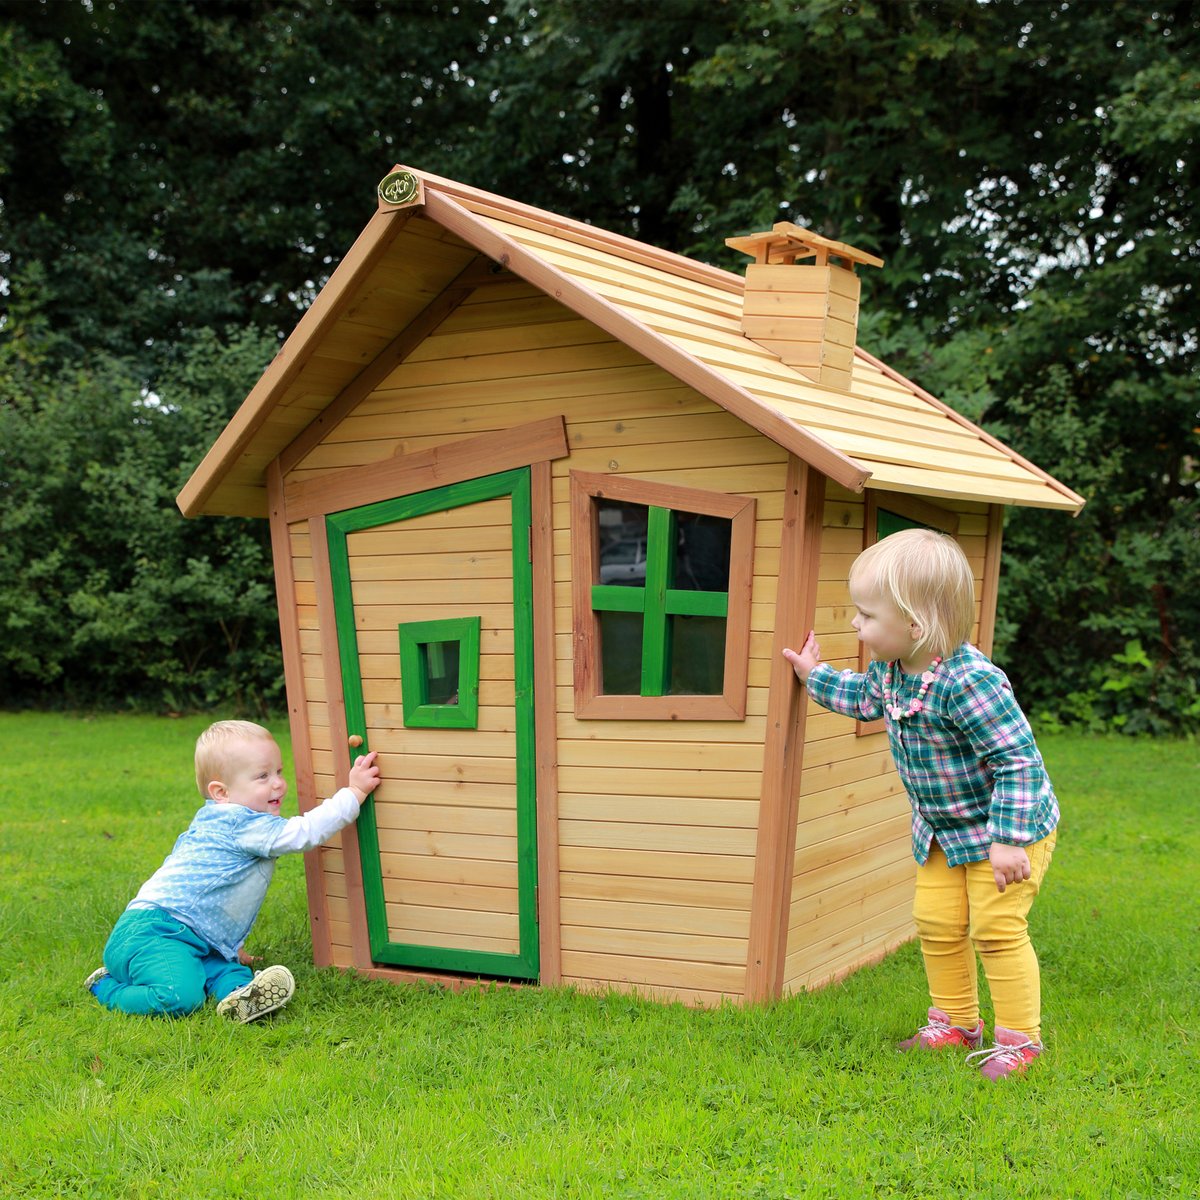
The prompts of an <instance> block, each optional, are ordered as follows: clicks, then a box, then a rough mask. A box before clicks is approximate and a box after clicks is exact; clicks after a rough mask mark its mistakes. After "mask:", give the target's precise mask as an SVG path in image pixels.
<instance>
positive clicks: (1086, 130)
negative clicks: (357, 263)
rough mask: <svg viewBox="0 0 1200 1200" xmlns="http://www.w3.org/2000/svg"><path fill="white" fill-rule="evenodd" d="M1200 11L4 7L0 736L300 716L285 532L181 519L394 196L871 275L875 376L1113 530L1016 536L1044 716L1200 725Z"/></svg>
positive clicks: (1005, 624) (1014, 643) (1016, 639)
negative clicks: (737, 236)
mask: <svg viewBox="0 0 1200 1200" xmlns="http://www.w3.org/2000/svg"><path fill="white" fill-rule="evenodd" d="M1198 46H1200V13H1197V11H1196V10H1195V8H1194V6H1193V5H1191V4H1190V3H1185V2H1184V0H1164V2H1163V3H1160V4H1156V5H1154V6H1148V5H1146V4H1144V3H1141V2H1140V0H1113V2H1112V3H1110V4H1107V5H1102V6H1101V5H1096V4H1093V3H1089V2H1087V0H1059V2H1058V3H1056V4H1053V5H1050V4H1032V3H1028V2H1023V0H993V2H992V3H990V4H986V5H980V4H960V3H940V2H939V3H927V4H920V5H907V4H893V3H885V2H878V3H872V2H869V0H837V2H835V0H796V2H784V0H756V2H755V3H745V4H728V5H714V4H712V3H710V2H709V0H673V2H671V3H667V4H663V3H661V0H655V2H654V3H650V2H649V0H645V2H644V3H643V2H642V0H627V2H626V3H622V4H616V5H601V6H597V5H594V4H591V3H584V2H583V0H555V3H553V4H549V5H544V6H537V7H536V8H534V7H532V6H530V5H529V4H528V3H521V2H520V0H461V2H459V3H457V4H454V5H442V4H441V3H437V2H430V3H424V4H392V3H384V2H382V0H380V2H378V3H345V4H334V5H329V4H326V3H323V2H322V0H293V2H292V3H277V2H276V0H254V2H253V3H246V2H244V0H203V2H201V0H175V2H174V3H171V4H143V3H135V2H133V0H112V3H107V4H103V5H101V4H94V5H93V4H86V5H85V4H83V3H80V2H77V0H45V2H40V3H32V2H28V0H0V61H2V62H3V63H4V64H5V67H4V69H3V70H2V71H0V304H3V310H2V312H0V622H2V623H3V630H4V636H3V640H2V642H0V703H4V704H9V705H14V704H25V705H37V706H43V707H44V706H48V705H70V706H119V707H143V708H149V709H155V710H158V709H164V708H165V709H185V708H192V707H205V708H212V707H223V708H236V709H238V710H241V711H246V712H257V713H263V712H266V711H269V710H270V709H271V708H272V707H278V706H279V705H280V703H281V700H282V691H281V683H280V678H279V655H278V633H277V628H276V617H275V612H274V603H273V586H272V582H271V577H270V557H269V553H268V552H267V546H266V541H267V532H266V529H265V525H264V523H262V522H248V521H233V520H209V519H205V520H200V521H195V522H187V521H184V520H183V519H182V518H180V517H179V515H178V512H177V510H176V509H175V506H174V495H175V493H176V491H177V490H178V488H179V486H180V485H181V483H182V482H183V481H184V480H185V479H186V478H187V476H188V474H190V472H191V470H192V468H193V467H194V465H195V464H196V462H197V461H198V460H199V458H200V456H201V455H202V453H203V452H204V450H205V449H206V448H207V446H208V445H209V444H210V442H211V440H212V439H213V438H214V437H215V435H216V433H217V432H218V431H219V429H220V428H221V427H222V425H223V424H224V422H225V421H226V420H227V418H228V416H229V415H230V414H231V413H232V411H233V410H234V408H235V407H236V405H237V404H238V403H239V402H240V400H241V399H242V398H243V396H244V395H245V394H246V392H247V391H248V390H249V388H250V386H251V385H252V384H253V382H254V381H255V380H256V379H257V377H258V375H259V373H260V372H261V370H262V369H263V367H264V366H265V365H266V363H267V362H268V361H269V360H270V357H271V355H272V354H273V353H274V351H275V349H276V348H277V346H278V344H279V341H280V338H281V337H282V336H283V335H284V334H286V333H287V332H288V331H289V330H290V329H291V328H292V326H293V325H294V324H295V322H296V320H297V318H298V317H299V315H300V313H301V312H302V311H303V308H304V307H305V306H306V305H307V304H308V303H309V302H311V299H312V297H313V296H314V295H315V294H316V292H317V291H318V290H319V288H320V286H321V285H322V283H323V282H324V280H325V279H327V278H328V276H329V274H330V273H331V271H332V270H333V268H334V266H336V263H337V260H338V258H339V256H340V255H341V254H342V253H344V251H345V250H346V248H347V247H348V246H349V245H350V244H351V242H352V241H353V239H354V237H355V236H357V234H358V232H359V231H360V229H361V227H362V225H363V224H364V222H365V220H366V218H367V216H368V215H369V213H370V211H371V207H372V189H373V187H374V184H375V182H376V181H377V180H378V179H379V178H380V177H381V176H382V175H383V174H385V173H386V171H387V170H388V169H389V168H390V167H391V166H392V164H393V163H394V162H397V161H402V162H407V163H410V164H412V165H415V166H419V167H421V168H424V169H428V170H432V171H435V172H437V173H441V174H447V175H451V176H453V177H455V178H458V179H462V180H463V181H465V182H468V183H471V184H474V185H476V186H480V187H484V188H489V189H494V190H497V191H500V192H502V193H504V194H507V195H511V196H514V197H517V198H519V199H521V200H524V201H526V202H529V203H532V204H539V205H544V206H546V207H549V208H553V209H555V210H557V211H561V212H565V213H568V214H570V215H572V216H576V217H580V218H583V219H585V220H590V221H593V222H595V223H596V224H599V225H602V226H604V227H607V228H610V229H615V230H618V231H620V232H625V233H630V234H632V235H634V236H637V237H640V238H643V239H645V240H647V241H650V242H653V243H654V244H656V245H660V246H664V247H667V248H669V249H673V250H678V251H681V252H684V253H688V254H692V255H696V256H698V257H701V258H704V259H706V260H708V261H711V262H715V263H718V264H720V265H723V266H727V267H731V268H733V269H740V267H741V264H742V262H743V261H744V260H742V258H741V256H738V255H734V254H732V253H731V252H729V251H727V250H726V249H725V247H724V238H725V237H726V236H727V235H730V234H733V233H737V232H744V231H746V230H748V229H750V228H752V227H753V228H761V227H764V224H770V223H771V222H772V221H775V220H780V219H784V220H794V221H796V222H798V223H800V224H803V225H808V226H812V227H815V228H818V229H822V230H824V231H825V232H828V233H831V234H834V235H835V236H837V237H840V238H843V239H845V240H847V241H849V242H852V243H854V244H856V245H859V246H862V247H863V248H864V249H868V250H871V251H873V252H876V253H878V254H880V255H881V256H882V257H883V258H884V259H885V261H886V266H885V269H884V270H883V271H876V272H869V273H866V274H865V275H864V287H865V289H866V290H867V295H866V296H865V302H864V309H865V316H864V321H863V325H862V329H861V331H860V341H861V343H862V345H863V346H864V347H865V348H867V349H868V350H871V351H872V352H874V353H876V354H879V355H880V356H882V357H884V358H886V359H887V361H888V362H889V363H890V364H892V365H894V366H895V367H897V368H898V369H900V370H901V371H904V372H905V373H906V374H908V375H909V376H910V377H911V378H913V379H915V380H916V381H918V382H919V383H921V384H922V386H924V387H926V388H927V389H928V390H930V391H932V392H933V393H934V394H935V395H938V396H940V397H942V398H943V399H945V400H946V401H947V402H948V403H950V404H952V405H954V406H955V407H956V408H958V409H959V410H960V411H962V412H964V413H965V414H966V415H967V416H970V417H971V418H972V419H975V420H977V421H979V422H980V423H982V424H983V425H984V427H985V428H987V429H989V430H990V431H992V432H994V433H996V434H997V435H998V436H1000V437H1002V438H1003V439H1004V440H1006V441H1007V442H1009V444H1011V445H1012V446H1014V448H1016V449H1017V450H1018V451H1020V452H1021V453H1022V454H1024V455H1025V456H1026V457H1028V458H1030V459H1031V460H1033V461H1034V462H1037V463H1038V464H1039V465H1040V466H1042V467H1044V468H1045V469H1046V470H1048V471H1050V472H1051V473H1053V474H1055V475H1056V476H1058V477H1059V478H1061V479H1062V480H1063V481H1064V482H1066V483H1068V484H1069V485H1070V486H1071V487H1073V488H1074V489H1075V490H1076V491H1079V492H1080V493H1082V494H1083V495H1085V496H1086V497H1088V500H1089V503H1088V506H1087V508H1086V509H1085V510H1084V512H1083V514H1082V515H1081V516H1080V517H1079V518H1077V519H1075V520H1071V519H1070V518H1066V517H1063V516H1061V515H1058V514H1051V513H1040V512H1033V511H1029V510H1014V511H1013V512H1011V514H1010V517H1009V521H1008V526H1007V529H1006V547H1007V551H1008V552H1007V554H1006V564H1007V565H1006V569H1005V576H1004V578H1003V580H1002V584H1001V612H1000V622H999V628H998V644H997V658H998V659H999V661H1000V662H1001V663H1002V664H1003V665H1004V667H1005V668H1006V669H1007V670H1008V671H1009V673H1010V675H1012V677H1013V679H1014V681H1015V682H1016V685H1017V687H1018V691H1019V694H1020V695H1021V697H1022V699H1023V700H1024V701H1025V703H1026V705H1027V707H1029V708H1030V709H1031V710H1032V711H1033V712H1034V713H1036V714H1037V715H1038V716H1039V717H1040V718H1041V719H1042V720H1043V721H1044V722H1049V723H1053V722H1060V723H1063V724H1079V725H1083V726H1085V727H1088V728H1120V729H1124V730H1127V731H1130V732H1142V731H1151V732H1158V731H1165V730H1186V729H1196V728H1200V695H1198V693H1197V679H1198V678H1200V647H1198V646H1197V632H1196V631H1197V630H1198V629H1200V600H1198V599H1197V597H1198V596H1200V504H1198V500H1197V488H1198V482H1200V481H1198V475H1197V460H1198V458H1200V435H1198V433H1197V428H1198V426H1200V419H1198V416H1197V401H1196V391H1195V378H1196V367H1197V355H1198V350H1200V331H1198V330H1197V303H1196V297H1195V288H1194V283H1193V279H1194V276H1195V272H1196V266H1197V259H1198V258H1200V241H1198V239H1197V233H1196V221H1197V213H1198V212H1200V207H1198V205H1197V199H1198V198H1200V197H1198V195H1197V181H1198V168H1197V158H1196V138H1197V132H1198V129H1200V104H1198V103H1197V100H1198V99H1200V55H1198V53H1197V51H1198Z"/></svg>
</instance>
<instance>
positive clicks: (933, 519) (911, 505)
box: [854, 490, 958, 737]
mask: <svg viewBox="0 0 1200 1200" xmlns="http://www.w3.org/2000/svg"><path fill="white" fill-rule="evenodd" d="M901 529H936V530H938V531H939V532H941V533H948V534H950V536H951V537H954V536H955V535H956V534H957V533H958V514H957V513H953V512H951V511H950V510H949V509H948V508H942V507H940V506H939V505H937V504H931V503H930V502H929V501H928V500H921V499H918V498H917V497H916V496H904V495H899V494H895V493H890V492H875V491H870V490H868V492H867V499H866V509H865V513H864V519H863V549H864V550H865V549H866V548H867V547H868V546H873V545H874V544H875V543H876V542H878V541H881V540H882V539H883V538H885V537H888V536H889V535H890V534H893V533H898V532H899V531H900V530H901ZM869 662H870V659H869V658H868V656H867V652H866V650H865V649H863V648H861V647H860V649H859V652H858V669H859V670H860V671H865V670H866V669H867V666H868V664H869ZM885 728H886V725H885V723H884V722H883V721H882V720H880V721H858V722H856V724H855V729H854V732H855V733H856V734H857V735H858V736H859V737H863V736H865V735H866V734H869V733H882V732H883V730H884V729H885Z"/></svg>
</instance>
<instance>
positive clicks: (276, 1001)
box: [217, 966, 296, 1025]
mask: <svg viewBox="0 0 1200 1200" xmlns="http://www.w3.org/2000/svg"><path fill="white" fill-rule="evenodd" d="M295 990H296V981H295V980H294V979H293V978H292V973H291V971H289V970H288V969H287V967H281V966H274V967H266V968H265V969H264V970H262V971H256V972H255V975H254V978H253V979H252V980H250V982H249V983H247V984H245V985H243V986H242V987H240V988H235V989H234V990H233V991H232V992H230V993H229V995H228V996H226V997H225V999H224V1000H222V1001H221V1003H220V1004H218V1005H217V1015H218V1016H220V1017H228V1018H229V1019H230V1020H231V1021H236V1022H238V1024H239V1025H245V1024H246V1023H247V1022H248V1021H257V1020H258V1018H259V1017H265V1016H266V1015H267V1013H271V1012H274V1011H275V1010H276V1009H279V1008H282V1007H283V1006H284V1005H285V1004H286V1003H287V1002H288V1001H289V1000H290V999H291V998H292V993H293V992H295Z"/></svg>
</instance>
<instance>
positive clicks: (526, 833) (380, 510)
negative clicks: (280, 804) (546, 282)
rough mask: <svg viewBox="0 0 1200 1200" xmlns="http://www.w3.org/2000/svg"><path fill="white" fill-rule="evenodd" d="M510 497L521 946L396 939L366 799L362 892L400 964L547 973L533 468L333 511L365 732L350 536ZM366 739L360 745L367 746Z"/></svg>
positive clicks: (332, 551) (350, 664)
mask: <svg viewBox="0 0 1200 1200" xmlns="http://www.w3.org/2000/svg"><path fill="white" fill-rule="evenodd" d="M503 496H511V498H512V532H513V538H512V545H513V552H512V568H513V671H514V679H515V684H516V699H515V717H516V755H517V762H516V779H517V784H516V808H517V909H518V928H519V936H520V950H519V953H517V954H495V953H491V952H489V951H483V950H455V949H450V948H445V947H436V946H416V945H411V944H409V943H404V942H392V941H390V940H389V938H388V931H387V912H386V907H385V904H384V894H383V869H382V866H381V864H380V860H379V832H378V826H377V824H376V820H375V804H374V799H373V798H370V799H368V800H367V802H366V804H364V805H363V808H362V812H361V813H360V814H359V818H358V842H359V851H360V856H361V858H362V873H363V891H364V894H365V899H366V909H367V929H368V931H369V934H370V943H371V958H372V960H373V961H374V962H377V963H387V964H390V965H393V966H405V967H420V968H426V969H431V970H440V971H453V972H455V973H458V974H468V975H491V976H497V977H502V978H513V979H536V978H537V977H538V971H539V954H538V926H537V795H536V773H535V761H534V704H533V565H532V563H531V562H530V560H529V545H530V541H529V537H530V529H531V527H532V514H531V506H530V484H529V468H528V467H521V468H519V469H517V470H513V471H505V472H502V473H501V474H498V475H487V476H483V477H482V478H479V479H471V480H467V481H466V482H465V483H455V484H451V485H449V486H447V487H441V488H434V489H432V490H430V491H427V492H417V493H414V494H413V495H409V496H400V497H398V498H396V499H394V500H383V501H379V502H377V503H375V504H367V505H363V506H362V507H361V508H352V509H346V510H345V511H344V512H338V513H332V514H330V515H329V516H327V517H326V518H325V524H326V529H327V531H328V537H329V560H330V575H331V582H332V585H333V596H334V608H335V612H336V619H337V638H338V653H339V657H340V659H341V667H342V690H343V696H344V702H345V708H346V720H347V724H348V725H349V727H350V728H352V729H353V728H357V729H362V730H364V736H365V730H366V714H365V710H364V706H363V694H362V679H361V676H360V673H359V669H358V635H357V632H356V628H355V621H354V595H353V588H352V585H351V580H350V559H349V553H348V549H347V542H346V539H347V535H349V534H351V533H357V532H361V531H362V530H364V529H372V528H374V527H375V526H377V525H384V524H388V523H389V522H393V521H404V520H407V519H409V518H411V517H419V516H425V515H427V514H429V513H435V512H443V511H445V510H447V509H451V508H461V507H462V506H463V505H466V504H476V503H479V502H481V501H484V500H496V499H500V498H501V497H503ZM369 749H370V746H369V745H367V743H366V742H365V741H364V744H363V746H362V748H361V750H360V751H359V752H360V753H362V754H366V753H367V752H368V751H369Z"/></svg>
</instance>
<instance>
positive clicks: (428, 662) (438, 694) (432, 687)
mask: <svg viewBox="0 0 1200 1200" xmlns="http://www.w3.org/2000/svg"><path fill="white" fill-rule="evenodd" d="M458 650H459V643H458V642H456V641H455V642H423V643H422V644H421V665H422V667H423V668H424V670H425V684H426V697H427V699H426V703H427V704H457V703H458Z"/></svg>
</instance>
